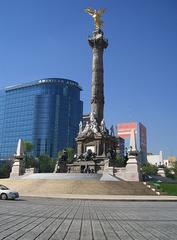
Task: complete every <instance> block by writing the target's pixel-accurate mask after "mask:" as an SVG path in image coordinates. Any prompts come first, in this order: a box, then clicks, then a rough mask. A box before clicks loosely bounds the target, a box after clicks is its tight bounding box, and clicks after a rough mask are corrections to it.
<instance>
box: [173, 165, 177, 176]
mask: <svg viewBox="0 0 177 240" xmlns="http://www.w3.org/2000/svg"><path fill="white" fill-rule="evenodd" d="M173 172H174V177H175V178H176V179H177V162H175V163H174V165H173Z"/></svg>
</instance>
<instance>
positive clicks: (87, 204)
mask: <svg viewBox="0 0 177 240" xmlns="http://www.w3.org/2000/svg"><path fill="white" fill-rule="evenodd" d="M0 239H6V240H7V239H8V240H12V239H13V240H14V239H21V240H22V239H23V240H33V239H38V240H39V239H41V240H47V239H52V240H54V239H55V240H57V239H65V240H66V239H67V240H75V239H82V240H89V239H95V240H96V239H97V240H105V239H108V240H116V239H119V240H132V239H133V240H147V239H151V240H157V239H160V240H176V239H177V202H146V201H144V202H123V201H101V200H97V201H93V200H79V199H78V200H66V199H50V198H30V197H24V198H23V199H22V200H19V201H0Z"/></svg>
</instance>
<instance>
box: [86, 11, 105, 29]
mask: <svg viewBox="0 0 177 240" xmlns="http://www.w3.org/2000/svg"><path fill="white" fill-rule="evenodd" d="M85 11H86V12H87V13H88V14H89V15H91V16H92V17H93V20H94V23H95V29H96V30H98V29H101V27H102V26H103V21H102V20H101V16H102V15H103V13H104V12H105V9H104V8H101V9H99V10H98V11H97V10H94V9H93V8H90V7H89V8H85Z"/></svg>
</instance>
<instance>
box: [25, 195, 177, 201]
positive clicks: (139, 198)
mask: <svg viewBox="0 0 177 240" xmlns="http://www.w3.org/2000/svg"><path fill="white" fill-rule="evenodd" d="M22 197H45V198H60V199H81V200H82V199H84V200H103V201H104V200H108V201H177V196H133V195H78V194H45V195H43V194H37V195H35V194H25V195H23V196H22Z"/></svg>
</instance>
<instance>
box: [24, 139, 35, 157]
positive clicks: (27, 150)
mask: <svg viewBox="0 0 177 240" xmlns="http://www.w3.org/2000/svg"><path fill="white" fill-rule="evenodd" d="M23 143H24V148H25V149H24V150H25V153H27V154H30V153H31V151H32V149H33V144H32V143H30V142H28V141H24V142H23Z"/></svg>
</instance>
